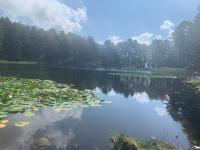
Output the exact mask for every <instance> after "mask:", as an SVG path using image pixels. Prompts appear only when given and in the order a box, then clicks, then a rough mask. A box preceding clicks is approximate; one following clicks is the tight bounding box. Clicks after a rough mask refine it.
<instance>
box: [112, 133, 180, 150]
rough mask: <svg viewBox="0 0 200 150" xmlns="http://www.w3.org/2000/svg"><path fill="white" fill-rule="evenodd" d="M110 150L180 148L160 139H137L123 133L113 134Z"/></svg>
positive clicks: (174, 149)
mask: <svg viewBox="0 0 200 150" xmlns="http://www.w3.org/2000/svg"><path fill="white" fill-rule="evenodd" d="M111 140H112V143H113V144H112V145H111V146H110V150H181V149H180V148H178V147H176V146H175V145H172V144H169V143H167V142H164V141H161V140H148V141H144V142H142V141H139V140H137V139H135V138H133V137H128V136H124V135H120V136H113V137H112V139H111Z"/></svg>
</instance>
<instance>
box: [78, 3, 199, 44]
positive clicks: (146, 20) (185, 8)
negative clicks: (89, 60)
mask: <svg viewBox="0 0 200 150" xmlns="http://www.w3.org/2000/svg"><path fill="white" fill-rule="evenodd" d="M83 4H84V5H85V6H86V7H87V14H88V21H87V22H86V23H85V24H84V25H83V29H82V30H81V34H82V35H93V36H94V37H95V38H96V39H97V40H99V41H103V40H104V39H106V38H107V37H109V36H111V35H117V36H120V37H122V38H123V39H124V40H126V39H127V38H129V37H132V36H135V35H139V34H141V33H143V32H150V33H151V32H152V33H157V34H159V33H160V32H161V31H160V25H161V24H162V23H163V21H164V20H171V21H172V22H173V23H174V24H175V25H177V24H179V23H180V22H181V21H183V20H192V19H193V17H194V16H195V14H196V12H197V8H198V5H199V4H200V1H199V0H83Z"/></svg>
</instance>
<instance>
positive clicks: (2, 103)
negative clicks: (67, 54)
mask: <svg viewBox="0 0 200 150" xmlns="http://www.w3.org/2000/svg"><path fill="white" fill-rule="evenodd" d="M89 106H100V99H99V98H98V97H97V96H96V95H95V94H94V92H93V91H91V90H77V89H74V88H72V87H70V86H68V85H66V84H60V83H56V82H53V81H50V80H32V79H18V78H13V77H0V119H1V118H5V117H6V116H7V115H8V113H18V112H21V113H25V114H27V112H36V111H38V110H39V109H40V108H44V107H55V108H56V109H57V111H68V110H70V109H71V108H74V107H89Z"/></svg>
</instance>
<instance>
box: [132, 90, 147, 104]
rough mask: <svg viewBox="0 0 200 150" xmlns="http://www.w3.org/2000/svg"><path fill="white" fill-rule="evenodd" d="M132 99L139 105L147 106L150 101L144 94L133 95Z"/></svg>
mask: <svg viewBox="0 0 200 150" xmlns="http://www.w3.org/2000/svg"><path fill="white" fill-rule="evenodd" d="M132 98H133V99H134V100H135V101H137V102H138V103H141V104H147V103H148V102H149V101H150V98H149V95H148V94H147V93H146V92H142V93H135V94H134V95H133V96H132Z"/></svg>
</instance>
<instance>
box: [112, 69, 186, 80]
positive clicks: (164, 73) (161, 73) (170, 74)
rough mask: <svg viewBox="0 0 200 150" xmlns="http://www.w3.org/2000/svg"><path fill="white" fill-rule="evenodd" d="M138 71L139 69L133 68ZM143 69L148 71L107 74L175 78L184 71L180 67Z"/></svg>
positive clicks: (180, 75) (182, 74) (184, 72)
mask: <svg viewBox="0 0 200 150" xmlns="http://www.w3.org/2000/svg"><path fill="white" fill-rule="evenodd" d="M134 70H135V71H140V69H138V70H137V69H134ZM141 70H143V71H149V72H150V73H136V72H112V73H109V75H113V76H124V77H133V78H177V77H179V78H180V77H184V76H185V74H186V71H185V70H184V69H181V68H147V69H146V68H144V69H141Z"/></svg>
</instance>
